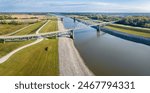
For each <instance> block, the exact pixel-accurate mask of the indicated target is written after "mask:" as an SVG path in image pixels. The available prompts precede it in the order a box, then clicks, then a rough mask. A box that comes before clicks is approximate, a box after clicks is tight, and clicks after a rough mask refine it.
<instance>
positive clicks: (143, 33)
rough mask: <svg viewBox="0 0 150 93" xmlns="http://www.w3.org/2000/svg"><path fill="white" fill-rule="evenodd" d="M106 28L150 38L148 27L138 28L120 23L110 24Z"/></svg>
mask: <svg viewBox="0 0 150 93" xmlns="http://www.w3.org/2000/svg"><path fill="white" fill-rule="evenodd" d="M105 28H108V29H112V30H116V31H119V32H123V33H127V34H132V35H136V36H142V37H147V38H150V29H146V28H137V27H131V26H125V25H119V24H111V25H109V26H105Z"/></svg>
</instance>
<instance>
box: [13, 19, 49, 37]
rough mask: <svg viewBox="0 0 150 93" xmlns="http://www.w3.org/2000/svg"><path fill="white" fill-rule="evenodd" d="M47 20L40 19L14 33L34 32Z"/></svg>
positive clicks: (25, 33)
mask: <svg viewBox="0 0 150 93" xmlns="http://www.w3.org/2000/svg"><path fill="white" fill-rule="evenodd" d="M45 22H46V21H40V22H37V23H34V24H33V25H31V26H29V27H27V28H25V29H23V30H21V31H19V32H18V33H16V34H14V35H27V34H34V33H35V32H36V31H37V30H38V29H39V28H40V27H41V26H42V25H44V23H45Z"/></svg>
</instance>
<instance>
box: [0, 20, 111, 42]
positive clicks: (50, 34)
mask: <svg viewBox="0 0 150 93" xmlns="http://www.w3.org/2000/svg"><path fill="white" fill-rule="evenodd" d="M78 21H79V22H82V23H84V24H86V25H87V26H86V27H92V28H95V29H97V31H100V30H101V29H100V28H101V27H102V26H104V25H108V24H112V22H104V23H100V24H92V23H88V22H84V21H81V20H78ZM86 27H77V28H74V29H67V30H66V31H55V32H48V33H40V34H30V35H21V36H0V41H1V42H4V43H5V42H7V41H9V42H10V41H23V40H34V39H40V38H52V37H69V38H72V39H74V31H75V30H79V29H84V28H86Z"/></svg>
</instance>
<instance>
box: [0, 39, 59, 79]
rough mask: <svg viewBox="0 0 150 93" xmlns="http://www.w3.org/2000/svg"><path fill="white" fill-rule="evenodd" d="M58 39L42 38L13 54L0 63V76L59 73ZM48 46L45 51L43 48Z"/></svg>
mask: <svg viewBox="0 0 150 93" xmlns="http://www.w3.org/2000/svg"><path fill="white" fill-rule="evenodd" d="M57 42H58V41H57V40H56V39H50V40H44V41H42V42H40V43H38V44H36V45H33V46H31V47H28V48H26V49H23V50H21V51H20V52H18V53H16V54H14V55H13V56H12V57H11V58H10V59H9V60H8V61H6V62H4V63H2V64H0V75H1V76H51V75H52V76H53V75H59V66H58V43H57ZM46 47H48V50H47V51H46V50H45V48H46Z"/></svg>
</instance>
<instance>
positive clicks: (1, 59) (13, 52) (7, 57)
mask: <svg viewBox="0 0 150 93" xmlns="http://www.w3.org/2000/svg"><path fill="white" fill-rule="evenodd" d="M48 22H49V21H47V22H46V23H45V24H44V25H43V26H41V27H40V28H39V29H38V30H37V31H36V34H39V32H40V30H41V29H42V28H43V27H44V26H45V25H46V24H47V23H48ZM42 40H43V38H41V39H38V40H36V41H34V42H32V43H30V44H27V45H24V46H22V47H20V48H17V49H16V50H14V51H12V52H10V53H8V54H7V55H5V56H4V57H2V58H0V64H1V63H3V62H5V61H7V60H8V59H9V58H10V57H11V56H12V55H13V54H15V53H16V52H18V51H20V50H22V49H24V48H27V47H29V46H32V45H34V44H37V43H39V42H41V41H42Z"/></svg>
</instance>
